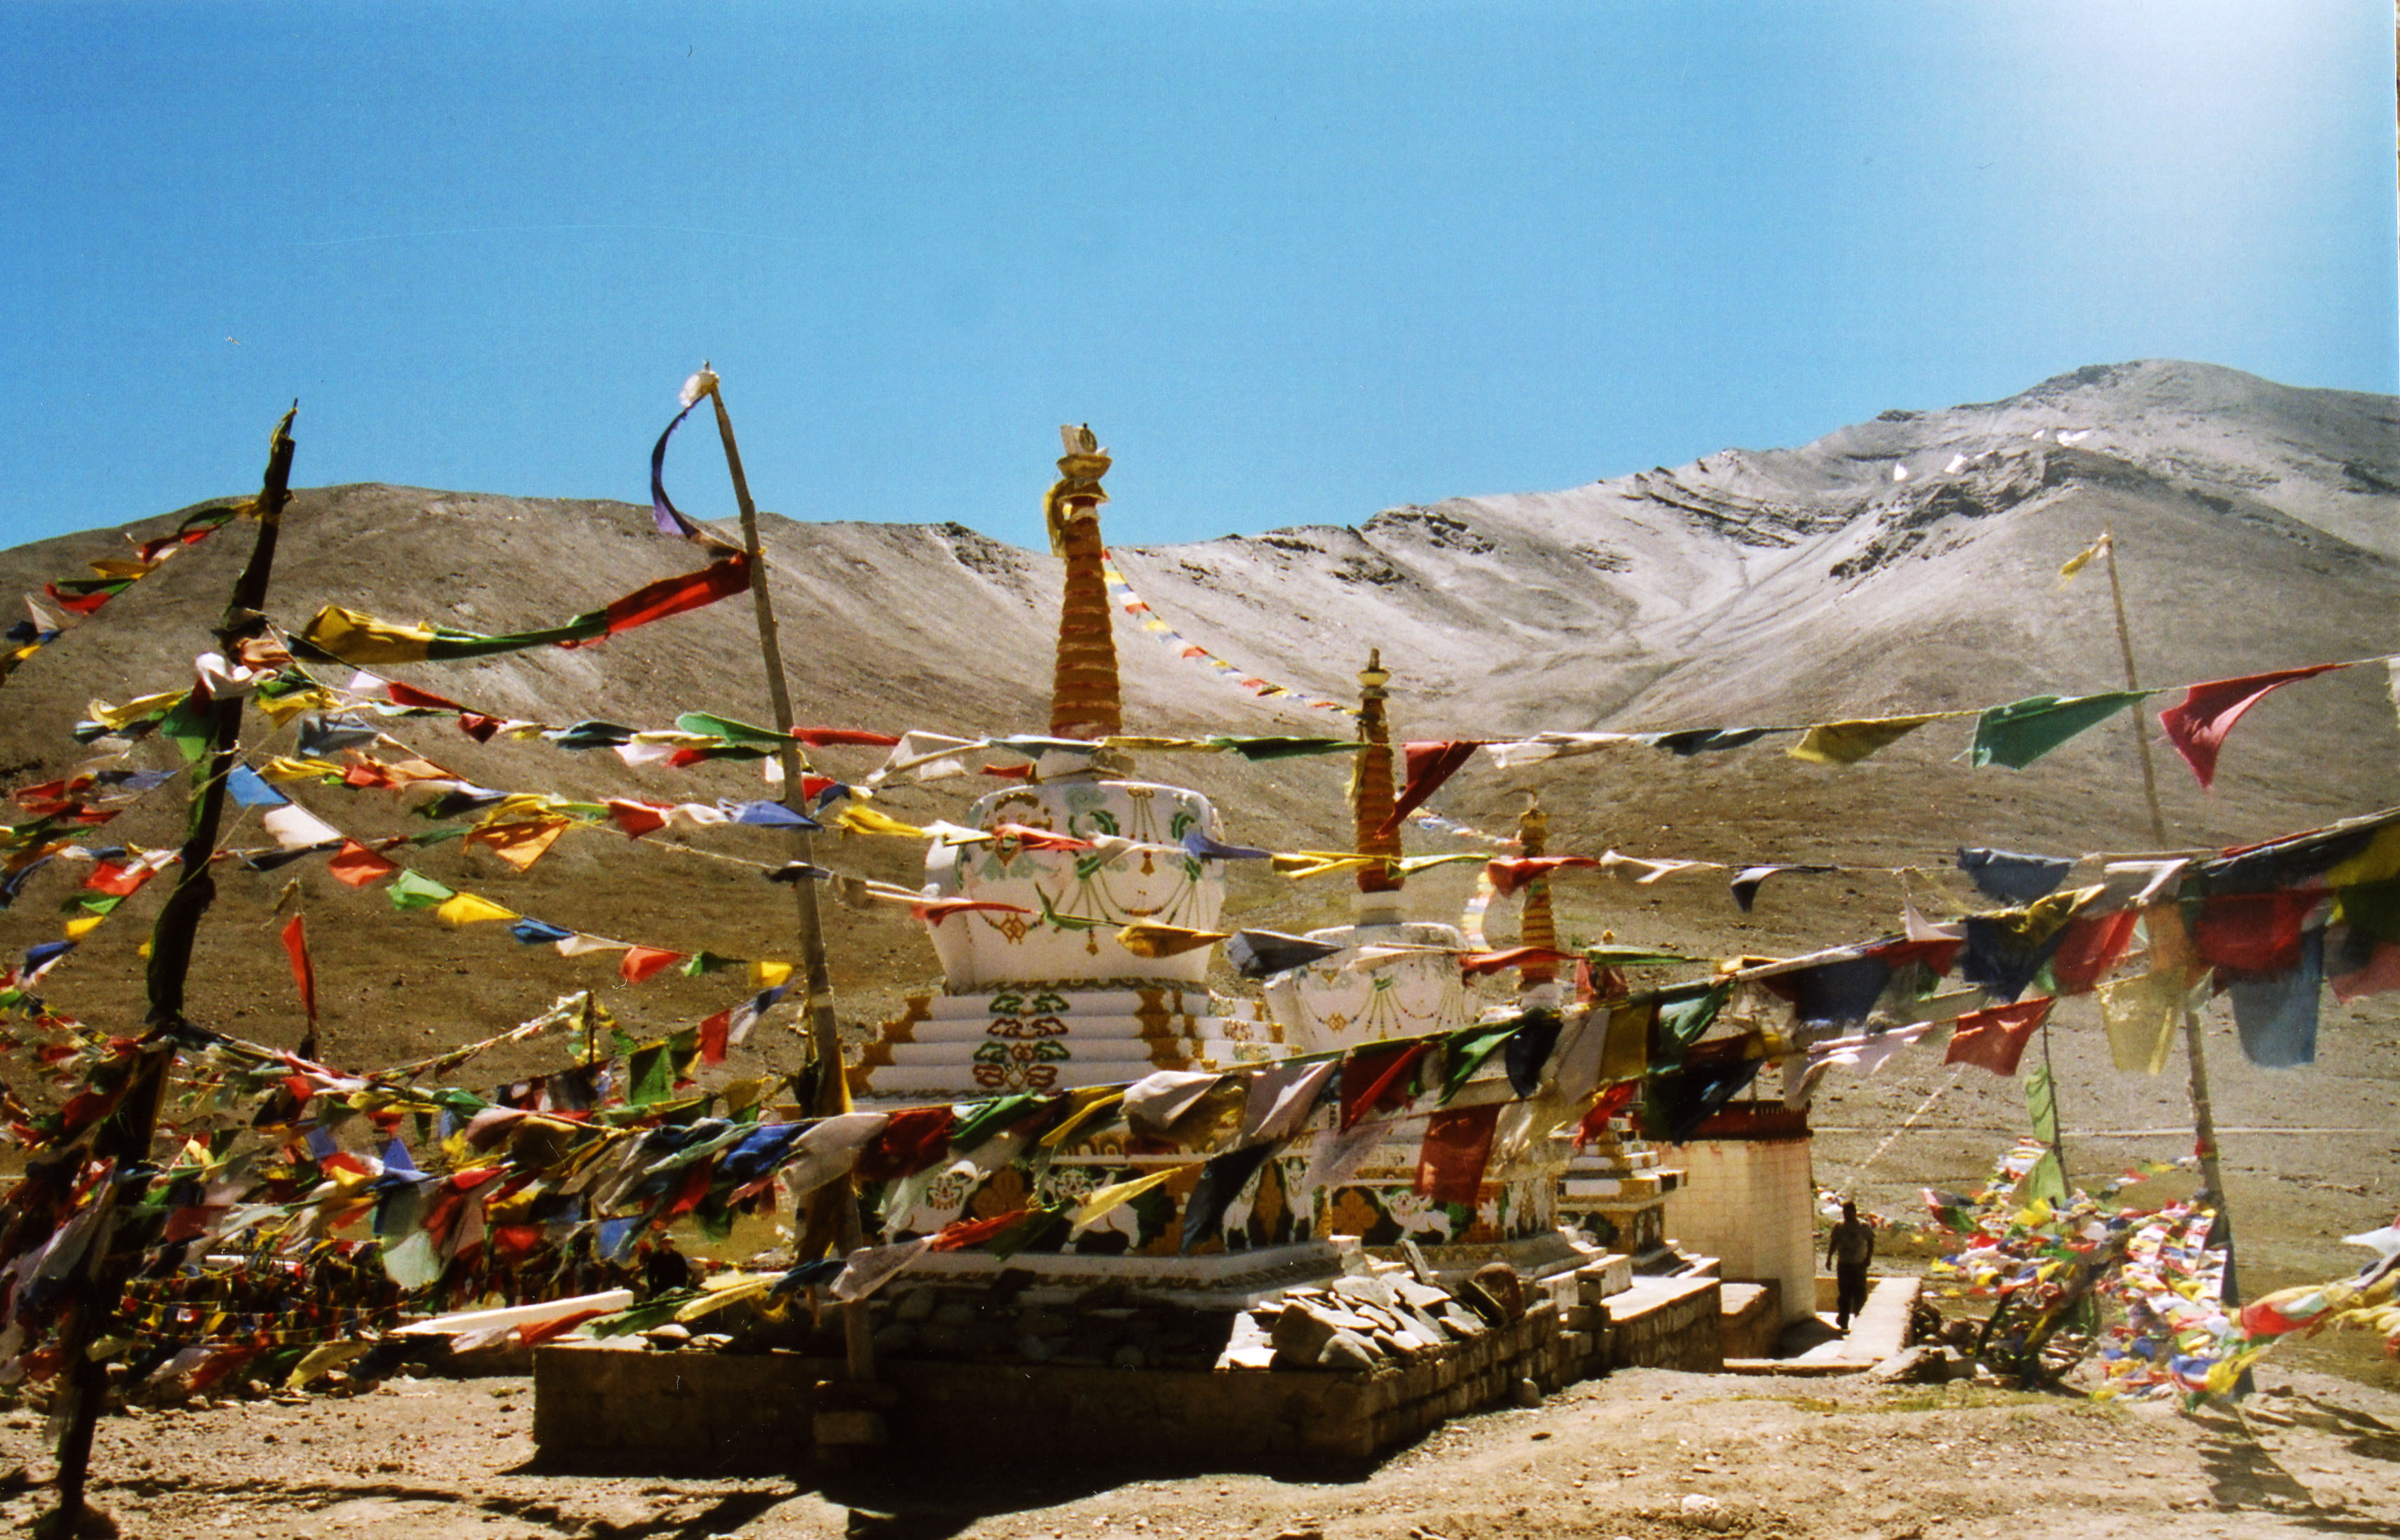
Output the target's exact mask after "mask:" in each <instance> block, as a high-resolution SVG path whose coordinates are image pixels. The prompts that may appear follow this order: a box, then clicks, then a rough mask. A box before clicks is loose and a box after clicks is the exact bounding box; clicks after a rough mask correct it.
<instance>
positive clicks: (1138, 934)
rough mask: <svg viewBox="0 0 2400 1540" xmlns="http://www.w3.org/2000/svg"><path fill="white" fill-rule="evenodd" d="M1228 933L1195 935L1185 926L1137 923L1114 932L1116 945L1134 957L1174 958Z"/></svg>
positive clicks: (1206, 932)
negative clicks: (1115, 933)
mask: <svg viewBox="0 0 2400 1540" xmlns="http://www.w3.org/2000/svg"><path fill="white" fill-rule="evenodd" d="M1231 934H1233V933H1232V932H1230V931H1195V930H1193V929H1191V928H1190V927H1189V926H1184V925H1154V924H1152V923H1151V922H1150V921H1148V920H1136V921H1134V922H1133V923H1132V924H1130V925H1127V926H1125V928H1124V929H1123V930H1120V931H1119V932H1117V945H1118V946H1120V947H1124V948H1125V950H1126V951H1129V952H1131V953H1132V954H1133V955H1134V956H1136V957H1151V958H1157V957H1175V956H1177V955H1179V954H1180V953H1183V952H1190V951H1197V950H1198V949H1199V948H1201V947H1207V946H1211V945H1213V944H1215V943H1217V942H1220V941H1222V940H1224V939H1225V938H1226V937H1227V936H1229V935H1231Z"/></svg>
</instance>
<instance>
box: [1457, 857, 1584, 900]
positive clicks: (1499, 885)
mask: <svg viewBox="0 0 2400 1540" xmlns="http://www.w3.org/2000/svg"><path fill="white" fill-rule="evenodd" d="M1600 864H1601V863H1600V860H1599V858H1598V857H1596V856H1589V855H1522V856H1515V857H1504V858H1502V859H1500V860H1497V861H1488V862H1485V863H1484V865H1483V872H1484V875H1485V876H1487V877H1489V878H1490V879H1492V888H1493V892H1494V893H1498V894H1499V895H1500V896H1501V897H1503V898H1506V897H1507V896H1508V895H1509V894H1511V893H1515V892H1516V891H1517V890H1518V889H1520V888H1521V887H1523V886H1525V885H1526V884H1527V883H1529V882H1532V881H1534V879H1538V878H1544V877H1548V875H1549V874H1550V873H1552V872H1555V871H1559V870H1561V869H1563V868H1565V867H1568V866H1597V865H1600Z"/></svg>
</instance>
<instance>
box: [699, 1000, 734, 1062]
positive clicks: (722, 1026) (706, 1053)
mask: <svg viewBox="0 0 2400 1540" xmlns="http://www.w3.org/2000/svg"><path fill="white" fill-rule="evenodd" d="M732 1030H733V1013H732V1012H731V1011H719V1012H717V1013H716V1015H713V1016H710V1017H709V1018H708V1019H707V1020H706V1021H703V1022H702V1023H701V1024H700V1061H701V1062H702V1064H722V1063H724V1062H725V1041H726V1039H727V1038H728V1037H729V1036H730V1035H731V1033H732Z"/></svg>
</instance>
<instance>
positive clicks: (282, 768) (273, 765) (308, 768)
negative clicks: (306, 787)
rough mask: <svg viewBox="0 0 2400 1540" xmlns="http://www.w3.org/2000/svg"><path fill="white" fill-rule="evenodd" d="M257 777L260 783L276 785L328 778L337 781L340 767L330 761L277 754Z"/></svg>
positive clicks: (340, 772) (340, 776)
mask: <svg viewBox="0 0 2400 1540" xmlns="http://www.w3.org/2000/svg"><path fill="white" fill-rule="evenodd" d="M258 777H259V779H260V780H262V781H266V782H267V783H269V784H277V785H280V784H288V783H290V782H293V781H323V780H326V779H328V778H331V779H333V780H335V781H338V780H340V779H341V778H342V767H341V766H339V765H336V764H334V762H333V761H332V760H330V759H301V758H297V757H294V756H289V755H281V754H279V755H277V756H275V757H274V758H272V759H269V760H268V761H267V762H266V768H265V769H264V770H260V771H259V772H258Z"/></svg>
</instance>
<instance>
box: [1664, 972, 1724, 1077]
mask: <svg viewBox="0 0 2400 1540" xmlns="http://www.w3.org/2000/svg"><path fill="white" fill-rule="evenodd" d="M1732 994H1733V986H1732V985H1730V984H1720V985H1717V986H1716V987H1715V988H1711V990H1709V992H1708V993H1706V994H1704V995H1699V996H1697V997H1695V998H1694V999H1691V1000H1680V1001H1677V1002H1675V1003H1673V1004H1671V1005H1661V1006H1659V1007H1658V1039H1659V1043H1660V1047H1661V1050H1662V1051H1661V1052H1660V1053H1658V1054H1657V1055H1655V1056H1653V1057H1652V1060H1651V1065H1650V1067H1651V1069H1653V1070H1663V1069H1671V1068H1673V1067H1674V1066H1675V1065H1677V1064H1680V1063H1682V1062H1683V1058H1684V1049H1686V1048H1688V1047H1690V1046H1691V1045H1692V1044H1693V1043H1698V1042H1699V1041H1700V1039H1701V1037H1702V1036H1703V1035H1705V1034H1706V1033H1707V1031H1708V1029H1710V1028H1711V1027H1712V1026H1714V1025H1716V1019H1717V1013H1718V1012H1719V1011H1722V1010H1724V1009H1725V1001H1726V1000H1727V999H1729V998H1730V997H1731V996H1732Z"/></svg>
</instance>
